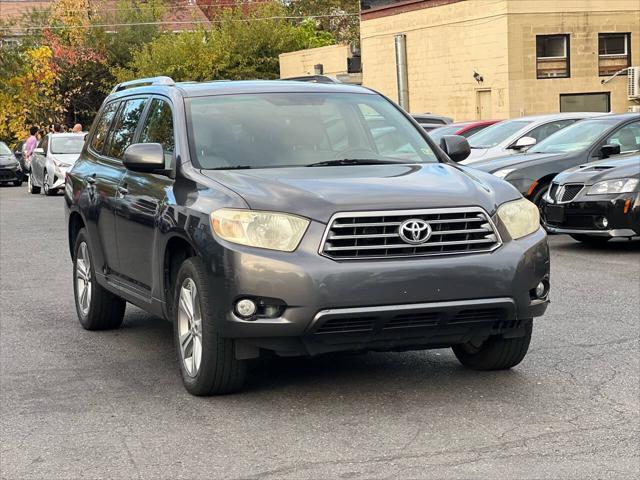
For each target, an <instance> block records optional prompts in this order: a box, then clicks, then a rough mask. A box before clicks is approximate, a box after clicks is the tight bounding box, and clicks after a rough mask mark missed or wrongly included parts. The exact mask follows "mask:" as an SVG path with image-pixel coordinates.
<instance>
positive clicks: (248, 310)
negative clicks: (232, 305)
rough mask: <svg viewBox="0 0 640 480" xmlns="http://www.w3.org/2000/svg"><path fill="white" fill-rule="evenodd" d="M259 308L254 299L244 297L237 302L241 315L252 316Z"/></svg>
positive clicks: (237, 308) (237, 310)
mask: <svg viewBox="0 0 640 480" xmlns="http://www.w3.org/2000/svg"><path fill="white" fill-rule="evenodd" d="M257 310H258V306H257V305H256V304H255V302H254V301H253V300H249V299H248V298H243V299H242V300H238V302H236V313H237V314H238V315H240V316H241V317H251V316H253V315H254V314H255V313H256V311H257Z"/></svg>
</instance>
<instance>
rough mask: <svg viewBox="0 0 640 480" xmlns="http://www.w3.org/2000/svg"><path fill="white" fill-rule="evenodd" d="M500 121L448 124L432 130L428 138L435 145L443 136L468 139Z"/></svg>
mask: <svg viewBox="0 0 640 480" xmlns="http://www.w3.org/2000/svg"><path fill="white" fill-rule="evenodd" d="M500 121H501V120H475V121H471V122H458V123H450V124H449V125H443V126H442V127H438V128H434V129H433V130H431V131H430V132H429V136H430V137H431V138H433V140H435V142H436V143H440V139H441V138H442V137H444V136H445V135H462V136H463V137H467V138H468V137H470V136H471V135H473V134H474V133H478V132H479V131H480V130H482V129H483V128H487V127H488V126H489V125H493V124H494V123H498V122H500Z"/></svg>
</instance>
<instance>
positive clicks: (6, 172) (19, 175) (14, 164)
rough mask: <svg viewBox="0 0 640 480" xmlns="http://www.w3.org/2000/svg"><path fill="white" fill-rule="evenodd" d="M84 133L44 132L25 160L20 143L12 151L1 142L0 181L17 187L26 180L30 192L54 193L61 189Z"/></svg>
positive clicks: (78, 153)
mask: <svg viewBox="0 0 640 480" xmlns="http://www.w3.org/2000/svg"><path fill="white" fill-rule="evenodd" d="M84 137H85V133H49V134H48V135H45V136H44V137H43V138H42V139H41V140H40V142H39V143H38V146H37V147H36V149H35V150H34V151H33V154H32V156H31V160H30V161H29V162H27V160H26V158H25V155H24V154H23V151H22V146H23V144H24V142H19V143H18V144H16V146H15V147H14V149H13V151H12V150H11V149H10V148H9V147H8V146H7V145H6V144H5V143H4V142H0V183H12V184H13V185H15V186H17V187H19V186H21V185H22V183H23V182H25V181H26V182H27V190H28V191H29V193H33V194H36V193H41V192H42V193H44V194H45V195H55V194H56V193H58V192H59V191H60V190H62V189H63V188H64V181H65V177H66V173H67V170H69V169H70V168H71V167H72V166H73V164H74V163H75V162H76V160H77V159H78V157H79V156H80V152H81V151H82V147H83V146H84Z"/></svg>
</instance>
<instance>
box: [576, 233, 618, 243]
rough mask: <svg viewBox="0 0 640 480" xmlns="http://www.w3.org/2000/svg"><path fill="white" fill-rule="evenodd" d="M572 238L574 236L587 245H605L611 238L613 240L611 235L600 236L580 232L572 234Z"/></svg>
mask: <svg viewBox="0 0 640 480" xmlns="http://www.w3.org/2000/svg"><path fill="white" fill-rule="evenodd" d="M571 238H573V239H574V240H576V241H578V242H582V243H585V244H587V245H604V244H605V243H607V242H608V241H609V240H611V237H599V236H595V235H580V234H575V235H571Z"/></svg>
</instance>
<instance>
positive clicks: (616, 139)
mask: <svg viewBox="0 0 640 480" xmlns="http://www.w3.org/2000/svg"><path fill="white" fill-rule="evenodd" d="M605 143H607V144H609V145H620V151H621V152H635V151H637V150H639V149H640V122H633V123H630V124H628V125H625V126H624V127H622V128H621V129H620V130H618V131H617V132H615V133H614V134H613V135H611V136H610V137H609V138H607V141H606V142H605Z"/></svg>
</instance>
